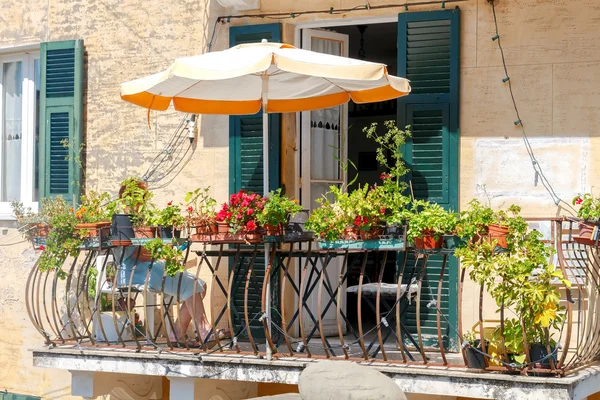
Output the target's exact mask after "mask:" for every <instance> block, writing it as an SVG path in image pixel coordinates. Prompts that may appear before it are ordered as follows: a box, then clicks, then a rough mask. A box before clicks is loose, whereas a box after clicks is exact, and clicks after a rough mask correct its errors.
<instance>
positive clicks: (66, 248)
mask: <svg viewBox="0 0 600 400" xmlns="http://www.w3.org/2000/svg"><path fill="white" fill-rule="evenodd" d="M51 208H52V212H53V215H52V217H51V218H50V220H49V225H50V227H51V228H50V230H49V232H48V237H47V239H46V244H45V245H43V246H40V250H42V252H41V254H40V258H39V259H38V268H39V269H40V271H42V272H46V271H58V273H59V276H60V277H62V278H64V277H66V272H64V271H62V266H63V263H64V262H65V260H66V259H67V257H69V256H72V257H75V256H77V254H78V252H79V248H80V246H81V244H82V240H81V239H80V238H79V236H78V235H76V234H75V231H76V229H75V226H76V225H77V217H76V216H75V213H74V210H73V208H72V207H71V206H70V205H69V204H68V203H67V202H66V201H65V200H64V199H63V198H62V197H61V196H57V197H55V198H54V199H53V200H52V207H51Z"/></svg>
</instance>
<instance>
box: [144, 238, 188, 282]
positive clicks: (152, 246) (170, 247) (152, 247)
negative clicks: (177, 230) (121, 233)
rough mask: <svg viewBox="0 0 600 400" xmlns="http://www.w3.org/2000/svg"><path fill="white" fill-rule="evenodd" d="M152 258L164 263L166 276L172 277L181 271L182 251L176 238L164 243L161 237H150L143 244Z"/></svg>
mask: <svg viewBox="0 0 600 400" xmlns="http://www.w3.org/2000/svg"><path fill="white" fill-rule="evenodd" d="M144 247H145V248H146V250H148V251H149V252H150V255H151V257H152V258H153V259H154V260H162V261H163V262H164V263H165V271H166V273H167V276H170V277H173V276H175V275H177V273H178V272H183V271H184V268H183V251H182V250H181V249H180V248H179V247H178V243H177V241H176V240H173V241H172V242H171V243H169V244H167V243H164V242H163V240H162V239H152V240H150V241H149V242H148V243H146V244H145V245H144Z"/></svg>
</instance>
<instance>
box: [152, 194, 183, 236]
mask: <svg viewBox="0 0 600 400" xmlns="http://www.w3.org/2000/svg"><path fill="white" fill-rule="evenodd" d="M156 225H157V226H158V227H159V236H160V237H161V238H163V239H170V238H173V237H176V238H179V237H180V236H181V228H182V226H183V225H184V218H183V215H181V209H180V207H179V206H178V205H176V204H173V201H170V202H168V203H167V206H166V207H165V208H163V209H162V210H156Z"/></svg>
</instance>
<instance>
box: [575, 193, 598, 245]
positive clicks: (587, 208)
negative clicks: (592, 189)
mask: <svg viewBox="0 0 600 400" xmlns="http://www.w3.org/2000/svg"><path fill="white" fill-rule="evenodd" d="M573 205H578V206H579V210H578V211H577V216H578V217H579V218H581V219H582V221H580V222H579V235H578V236H575V237H574V238H573V239H574V240H575V241H576V242H578V243H582V244H587V245H593V244H597V242H598V234H596V237H594V231H596V232H598V229H597V227H598V221H600V199H598V198H594V196H593V195H592V193H585V194H583V195H577V196H576V197H575V198H574V199H573Z"/></svg>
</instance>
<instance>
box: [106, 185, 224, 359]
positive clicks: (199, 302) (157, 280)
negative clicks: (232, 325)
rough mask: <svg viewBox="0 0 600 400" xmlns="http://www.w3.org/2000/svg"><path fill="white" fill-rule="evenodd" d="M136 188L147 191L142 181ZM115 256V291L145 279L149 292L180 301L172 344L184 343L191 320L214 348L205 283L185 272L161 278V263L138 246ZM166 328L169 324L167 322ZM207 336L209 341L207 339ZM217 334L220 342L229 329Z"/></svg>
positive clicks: (171, 331) (191, 343)
mask: <svg viewBox="0 0 600 400" xmlns="http://www.w3.org/2000/svg"><path fill="white" fill-rule="evenodd" d="M137 185H138V187H139V188H140V189H142V190H144V191H147V190H148V187H147V185H146V183H145V182H144V181H141V180H140V181H138V183H137ZM124 193H126V186H125V185H123V186H122V187H121V189H120V190H119V198H121V197H123V194H124ZM114 256H115V261H116V262H120V263H121V266H120V268H119V269H118V272H117V276H116V284H117V286H118V287H128V286H129V283H130V282H131V285H132V286H144V285H146V279H147V285H148V290H149V291H152V292H163V293H165V294H166V295H169V296H173V298H174V300H175V301H177V300H179V302H180V303H182V304H181V308H180V309H179V318H178V320H177V321H175V322H174V323H173V326H172V329H169V340H170V341H171V342H173V343H179V344H185V343H184V342H183V338H184V336H185V335H184V334H185V332H186V331H187V329H188V326H189V324H190V322H191V321H192V319H193V320H194V323H195V325H196V328H197V330H198V334H199V337H200V338H201V340H202V341H204V342H206V344H207V346H208V347H213V346H214V345H215V343H216V340H215V336H214V334H211V326H210V323H209V322H208V320H207V318H206V313H205V310H204V303H203V299H204V296H205V295H206V283H205V282H204V281H203V280H202V279H200V278H196V276H195V275H193V274H191V273H189V272H187V271H185V272H178V273H177V274H176V275H175V276H174V277H170V276H164V275H165V274H164V270H165V265H164V263H162V262H160V261H159V260H155V261H154V262H152V260H150V258H149V257H148V252H147V250H146V249H144V248H143V247H140V246H129V247H117V248H116V249H115V255H114ZM163 276H164V280H165V282H164V287H163ZM174 304H177V303H174ZM192 315H193V318H192ZM167 324H169V323H168V322H167ZM169 325H170V324H169ZM168 328H171V326H169V327H168ZM209 334H210V337H208V336H209ZM217 334H218V335H219V339H225V338H227V337H230V335H229V330H228V329H227V330H219V331H217ZM187 345H188V346H192V347H199V346H201V345H202V344H201V343H198V342H197V341H195V340H190V341H189V342H188V343H187Z"/></svg>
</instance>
